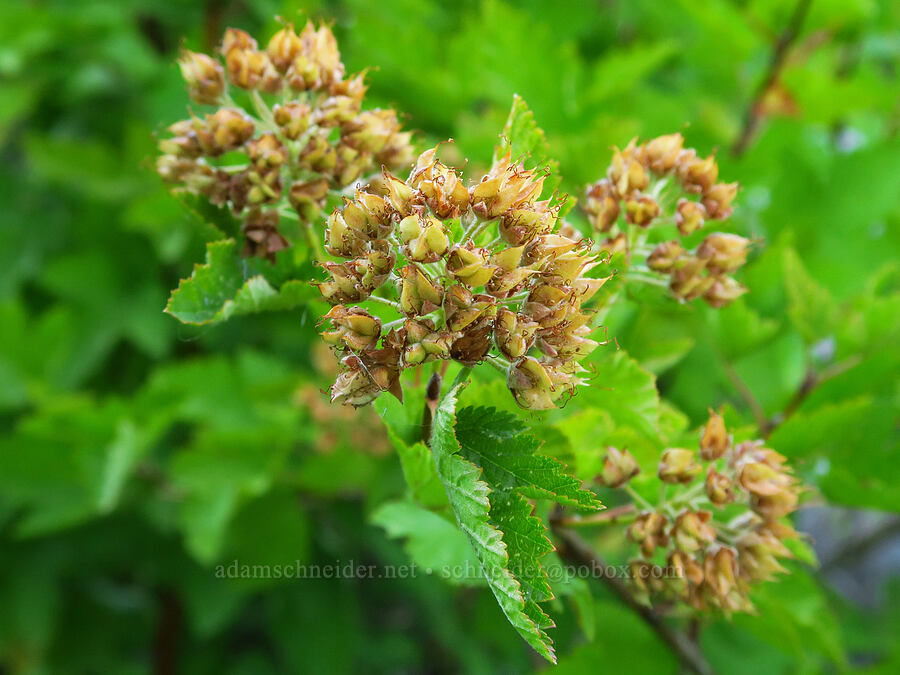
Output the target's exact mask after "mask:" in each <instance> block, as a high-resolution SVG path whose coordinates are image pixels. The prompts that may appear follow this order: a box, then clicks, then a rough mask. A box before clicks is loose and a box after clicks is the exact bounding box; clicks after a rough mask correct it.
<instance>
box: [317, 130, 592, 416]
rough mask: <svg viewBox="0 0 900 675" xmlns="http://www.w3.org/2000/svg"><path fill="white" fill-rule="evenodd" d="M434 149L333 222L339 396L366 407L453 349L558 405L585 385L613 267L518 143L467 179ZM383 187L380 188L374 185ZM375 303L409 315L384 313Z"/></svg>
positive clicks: (327, 292)
mask: <svg viewBox="0 0 900 675" xmlns="http://www.w3.org/2000/svg"><path fill="white" fill-rule="evenodd" d="M436 150H437V148H434V149H431V150H428V151H426V152H424V153H423V154H422V155H421V156H420V157H419V158H418V160H417V162H416V164H415V166H414V167H413V169H412V172H411V173H410V175H409V178H408V179H407V180H405V181H403V180H401V179H399V178H397V177H396V176H394V175H392V174H390V173H389V172H387V171H385V172H384V175H383V177H382V180H381V181H380V184H378V185H374V184H373V186H371V187H370V189H368V190H359V191H357V193H356V196H355V198H353V199H352V200H347V201H346V203H345V204H344V205H343V207H342V208H339V209H337V210H336V211H335V212H334V213H333V214H332V215H331V217H330V218H329V220H328V229H327V232H326V250H327V251H328V253H330V254H331V255H333V256H335V257H337V258H341V259H343V260H342V261H341V262H332V261H328V262H324V263H323V267H324V269H325V271H326V272H327V273H328V278H327V279H326V280H325V281H323V282H321V283H320V284H318V287H319V290H320V291H321V293H322V295H323V297H324V298H325V299H326V300H328V301H329V302H330V303H331V304H332V305H334V306H333V307H332V309H331V311H330V312H328V314H327V315H326V316H325V317H324V318H323V322H325V323H327V324H328V326H327V328H326V329H325V330H324V332H323V338H324V339H325V341H326V342H327V343H328V344H330V345H332V346H333V347H334V349H335V350H336V352H337V353H338V354H339V356H340V357H341V363H342V365H343V372H342V373H341V374H340V375H339V376H338V378H337V380H336V382H335V383H334V386H333V387H332V391H331V393H332V400H333V401H337V402H341V403H347V404H351V405H356V406H359V405H365V404H367V403H369V402H371V401H372V400H374V399H375V398H376V397H377V396H378V395H379V394H381V393H382V392H383V391H388V392H390V393H392V394H394V395H395V396H397V397H398V398H400V397H401V395H402V392H401V391H400V384H399V376H400V372H401V371H402V370H403V369H404V368H409V367H413V366H418V365H420V364H422V363H426V362H428V361H434V360H441V359H453V360H455V361H458V362H460V363H462V364H465V365H469V366H471V365H474V364H477V363H481V362H488V363H490V364H491V365H493V366H494V367H497V368H498V369H500V370H502V371H504V372H505V373H506V378H507V385H508V387H509V390H510V391H511V393H512V395H513V396H514V397H515V400H516V401H517V402H518V404H519V405H521V406H522V407H524V408H528V409H533V410H541V409H548V408H553V407H556V406H557V405H558V404H559V403H560V401H561V399H562V398H563V397H565V396H568V395H571V394H573V393H574V392H575V390H576V388H577V386H578V385H579V384H582V378H581V377H580V374H581V373H583V372H584V369H583V367H582V366H581V365H579V361H580V360H581V359H583V358H584V357H585V356H586V355H587V354H589V353H590V352H591V351H592V350H593V349H594V348H595V347H596V346H597V344H598V343H597V342H595V341H594V340H592V339H590V337H589V334H590V332H591V313H590V312H589V311H588V310H586V309H585V308H584V307H583V303H585V302H586V301H587V300H588V299H589V298H590V297H591V296H592V295H593V294H594V293H596V292H597V290H598V289H599V288H600V287H601V286H602V285H603V283H604V281H605V279H598V278H590V277H588V276H586V274H587V273H588V272H589V270H590V269H591V268H592V267H593V266H594V265H595V264H596V259H595V257H594V256H593V255H592V254H591V253H590V250H589V244H588V242H579V241H576V240H575V239H572V238H570V237H567V236H564V235H562V234H560V233H559V232H558V231H556V230H557V225H558V222H557V220H558V219H557V214H558V208H557V207H555V206H554V205H553V203H552V201H551V200H549V199H547V200H543V201H542V200H541V199H540V197H541V192H542V190H543V183H544V179H545V175H544V174H543V173H541V172H539V171H536V170H528V169H525V168H524V166H523V165H522V164H520V163H515V162H513V161H511V158H510V155H509V154H508V153H507V155H506V156H505V157H503V158H501V159H500V160H498V161H496V162H495V163H494V165H493V166H492V168H491V169H490V172H489V173H488V174H487V175H485V176H484V177H483V178H482V179H481V180H480V181H479V182H478V183H475V184H474V185H471V186H469V187H467V186H466V184H465V183H464V182H463V180H462V178H461V176H460V174H459V173H458V172H457V171H456V170H455V169H453V168H451V167H449V166H446V165H445V164H443V163H442V162H440V161H439V160H438V159H437V158H436ZM376 188H377V189H376ZM363 301H369V302H370V303H378V304H380V305H385V306H390V307H392V308H393V309H394V310H395V311H396V312H397V313H398V314H399V315H400V316H399V318H397V319H396V320H393V321H390V322H388V323H382V320H381V319H380V318H378V317H377V316H374V315H372V314H371V313H370V312H369V311H368V310H366V309H365V308H363V307H361V306H358V305H355V306H354V303H360V302H363Z"/></svg>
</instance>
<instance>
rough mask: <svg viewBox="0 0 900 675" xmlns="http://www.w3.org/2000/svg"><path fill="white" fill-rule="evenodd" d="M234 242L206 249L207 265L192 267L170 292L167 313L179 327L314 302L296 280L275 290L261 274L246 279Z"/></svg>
mask: <svg viewBox="0 0 900 675" xmlns="http://www.w3.org/2000/svg"><path fill="white" fill-rule="evenodd" d="M236 246H237V245H236V243H235V240H234V239H223V240H220V241H214V242H210V243H208V244H207V245H206V262H205V263H204V264H202V265H201V264H198V265H195V266H194V273H193V274H192V275H191V276H190V278H188V279H183V280H182V281H181V283H179V284H178V288H177V289H175V290H174V291H173V292H172V295H171V297H170V298H169V303H168V304H167V305H166V312H168V313H169V314H171V315H172V316H174V317H175V318H176V319H178V320H179V321H181V322H182V323H189V324H194V325H200V326H202V325H207V324H214V323H219V322H221V321H226V320H228V319H230V318H231V317H233V316H240V315H242V314H256V313H259V312H273V311H280V310H287V309H294V308H295V307H299V306H302V305H304V304H306V303H307V302H309V301H311V300H313V299H315V297H316V296H315V293H314V292H313V289H312V288H311V287H310V286H309V284H306V283H304V282H302V281H299V280H290V281H286V282H285V283H283V284H282V285H281V287H280V288H279V289H277V290H276V289H275V288H274V287H273V286H272V285H271V284H270V283H269V281H268V280H267V279H266V278H265V277H264V276H263V275H262V274H254V275H252V276H250V275H249V271H248V269H247V266H246V265H245V264H244V262H243V261H242V260H241V258H240V256H239V255H238V254H237V251H236Z"/></svg>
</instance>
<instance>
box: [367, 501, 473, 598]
mask: <svg viewBox="0 0 900 675" xmlns="http://www.w3.org/2000/svg"><path fill="white" fill-rule="evenodd" d="M371 519H372V522H373V523H375V524H376V525H380V526H381V527H383V528H384V529H385V530H386V531H387V533H388V536H389V537H392V538H403V539H405V540H406V543H405V546H404V548H405V549H406V552H407V553H408V554H409V557H410V558H412V559H413V560H414V561H415V562H416V564H417V565H419V566H420V567H423V568H425V571H426V572H427V573H429V574H431V573H435V574H437V575H438V576H440V577H441V578H443V579H446V580H447V581H449V582H450V583H452V584H460V585H473V584H483V583H484V578H483V577H482V576H481V575H480V570H481V565H480V564H479V562H478V559H477V558H476V557H475V555H474V553H473V552H472V547H471V546H469V540H468V539H467V538H466V535H465V534H463V532H462V530H460V529H459V528H458V527H456V526H455V525H454V524H453V523H451V522H450V521H448V520H446V519H445V518H442V517H441V516H439V515H438V514H436V513H435V512H434V511H429V510H427V509H423V508H422V507H421V506H417V505H416V504H413V503H411V502H399V501H398V502H388V503H387V504H382V505H381V506H380V507H379V508H378V509H377V510H376V511H375V512H374V513H373V514H372V516H371ZM473 572H474V573H475V574H473Z"/></svg>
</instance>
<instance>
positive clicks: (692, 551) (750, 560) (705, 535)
mask: <svg viewBox="0 0 900 675" xmlns="http://www.w3.org/2000/svg"><path fill="white" fill-rule="evenodd" d="M785 462H786V460H785V457H784V456H782V455H780V454H778V453H777V452H775V451H774V450H771V449H769V448H767V447H765V445H764V444H763V443H762V442H761V441H746V442H743V443H737V444H735V443H734V442H733V440H732V438H731V437H730V436H729V434H728V433H727V430H726V428H725V423H724V421H723V420H722V417H721V416H720V415H718V414H716V413H714V412H711V413H710V419H709V422H708V423H707V425H706V427H705V428H704V430H703V433H702V436H701V439H700V452H699V457H698V456H697V453H695V452H694V451H692V450H688V449H684V448H670V449H668V450H666V451H665V452H663V454H662V457H661V458H660V462H659V469H658V477H659V479H660V480H661V481H662V482H663V483H664V484H667V485H678V486H681V490H680V491H679V493H678V494H677V495H675V496H674V497H671V498H669V499H667V500H663V501H661V502H660V503H658V504H656V505H655V506H654V507H653V508H646V509H645V510H643V511H641V512H640V513H639V514H638V515H637V517H636V518H635V520H634V521H633V522H632V523H631V526H630V527H629V529H628V537H629V539H631V540H632V541H633V542H634V543H635V544H637V545H638V547H639V549H640V553H641V557H640V558H637V559H635V560H632V561H631V562H630V566H631V568H632V572H633V575H632V576H633V578H634V580H635V585H636V586H637V589H636V590H637V591H638V592H639V593H640V594H641V596H642V597H643V598H644V599H645V600H647V601H651V600H653V599H662V600H666V599H669V600H671V599H673V598H675V599H679V600H681V601H683V602H685V603H687V604H688V605H690V606H691V607H694V608H695V609H706V608H708V607H718V608H720V609H722V610H724V611H726V612H733V611H748V610H750V609H752V605H751V604H750V601H749V600H748V597H747V593H748V591H749V588H750V586H751V584H753V583H756V582H761V581H766V580H768V579H770V578H772V577H773V576H774V575H775V574H777V573H779V572H782V571H784V569H783V568H782V567H781V565H780V564H779V562H778V559H779V558H787V557H790V556H791V553H790V551H789V549H788V548H787V546H785V543H784V541H785V540H786V539H789V538H792V537H795V536H797V535H796V532H795V531H794V530H793V528H792V527H791V526H790V525H788V524H786V523H784V522H782V520H781V519H782V518H784V516H787V515H788V514H790V513H791V512H792V511H793V510H794V509H795V508H796V506H797V500H798V492H799V486H798V484H797V481H796V479H795V478H794V476H793V475H792V474H791V471H790V468H789V467H788V466H787V465H786V463H785ZM637 473H638V466H637V463H636V462H635V460H634V458H633V457H631V455H630V454H629V453H628V452H627V451H619V450H616V449H614V448H611V449H610V450H609V454H608V455H607V457H606V459H605V462H604V469H603V473H602V474H601V476H600V480H601V482H603V483H604V484H605V485H607V486H609V487H621V486H623V485H625V484H626V483H627V482H628V480H630V479H631V478H632V477H633V476H635V475H636V474H637ZM632 494H634V493H632ZM663 555H665V559H666V564H667V565H668V571H669V572H672V573H671V574H662V573H661V572H660V567H659V566H658V565H657V563H656V562H654V557H656V558H657V559H661V558H662V556H663Z"/></svg>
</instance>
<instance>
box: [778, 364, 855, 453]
mask: <svg viewBox="0 0 900 675" xmlns="http://www.w3.org/2000/svg"><path fill="white" fill-rule="evenodd" d="M860 362H862V356H861V355H860V354H854V355H853V356H848V357H847V358H846V359H844V360H843V361H839V362H838V363H834V364H832V365H830V366H829V367H828V368H825V369H824V370H823V371H822V372H820V373H817V372H816V371H814V370H813V369H812V368H809V369H808V370H807V371H806V375H804V376H803V381H802V382H800V386H799V387H798V388H797V391H795V392H794V395H793V396H792V397H791V400H790V401H788V403H787V405H786V406H785V407H784V410H782V411H781V412H780V413H779V414H778V415H774V416H773V417H772V418H770V419H767V420H766V422H765V424H763V425H761V426H760V429H761V431H762V435H763V438H768V437H769V436H771V435H772V432H773V431H775V429H777V428H778V427H779V426H781V425H782V424H784V423H785V422H786V421H787V420H788V419H790V418H791V416H793V414H794V413H796V412H797V411H798V410H799V409H800V406H802V405H803V403H804V401H806V399H807V398H809V395H810V394H812V393H813V392H814V391H815V390H816V388H817V387H819V386H820V385H822V384H824V383H825V382H828V380H831V379H832V378H835V377H837V376H838V375H841V374H843V373H845V372H847V371H848V370H850V369H851V368H855V367H856V366H858V365H859V364H860Z"/></svg>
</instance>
